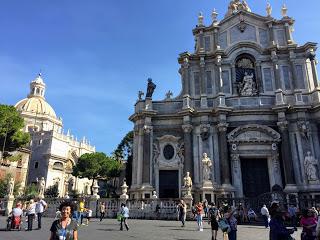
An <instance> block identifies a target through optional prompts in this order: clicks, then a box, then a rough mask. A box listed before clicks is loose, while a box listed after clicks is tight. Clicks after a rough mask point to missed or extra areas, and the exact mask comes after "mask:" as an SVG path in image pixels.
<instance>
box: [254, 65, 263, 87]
mask: <svg viewBox="0 0 320 240" xmlns="http://www.w3.org/2000/svg"><path fill="white" fill-rule="evenodd" d="M256 72H257V76H256V80H257V89H258V91H259V93H262V92H263V81H262V73H261V62H260V61H257V63H256Z"/></svg>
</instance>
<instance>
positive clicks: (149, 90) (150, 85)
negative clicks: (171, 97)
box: [146, 78, 157, 98]
mask: <svg viewBox="0 0 320 240" xmlns="http://www.w3.org/2000/svg"><path fill="white" fill-rule="evenodd" d="M156 87H157V85H156V84H154V83H153V82H152V79H151V78H148V86H147V94H146V98H152V94H153V92H154V89H155V88H156Z"/></svg>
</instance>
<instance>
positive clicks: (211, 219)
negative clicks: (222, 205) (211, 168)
mask: <svg viewBox="0 0 320 240" xmlns="http://www.w3.org/2000/svg"><path fill="white" fill-rule="evenodd" d="M219 219H220V212H219V209H218V208H217V207H216V206H215V204H214V203H211V204H210V208H209V210H208V224H210V225H211V232H212V236H211V240H217V234H218V228H219V226H218V221H219Z"/></svg>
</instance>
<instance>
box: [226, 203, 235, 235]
mask: <svg viewBox="0 0 320 240" xmlns="http://www.w3.org/2000/svg"><path fill="white" fill-rule="evenodd" d="M235 211H236V209H232V208H231V207H228V206H227V207H225V209H224V218H225V219H226V220H227V221H228V223H229V226H230V231H229V232H228V238H229V240H237V219H236V218H235V216H234V213H235Z"/></svg>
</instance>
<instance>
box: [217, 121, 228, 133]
mask: <svg viewBox="0 0 320 240" xmlns="http://www.w3.org/2000/svg"><path fill="white" fill-rule="evenodd" d="M228 126H229V124H228V123H225V122H221V123H218V125H217V128H218V131H219V132H226V131H227V128H228Z"/></svg>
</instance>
